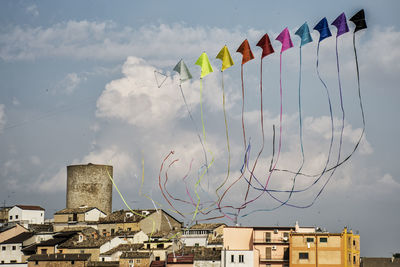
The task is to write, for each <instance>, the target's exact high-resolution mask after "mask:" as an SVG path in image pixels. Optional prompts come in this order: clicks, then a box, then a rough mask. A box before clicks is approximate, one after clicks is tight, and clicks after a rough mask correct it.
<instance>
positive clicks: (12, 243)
mask: <svg viewBox="0 0 400 267" xmlns="http://www.w3.org/2000/svg"><path fill="white" fill-rule="evenodd" d="M32 236H33V233H30V232H24V233H21V234H19V235H17V236H14V237H12V238H10V239H7V240H5V241H3V242H1V243H0V263H1V264H4V263H22V262H25V261H24V258H23V256H24V254H23V252H22V248H23V243H24V241H26V240H28V239H29V238H31V237H32Z"/></svg>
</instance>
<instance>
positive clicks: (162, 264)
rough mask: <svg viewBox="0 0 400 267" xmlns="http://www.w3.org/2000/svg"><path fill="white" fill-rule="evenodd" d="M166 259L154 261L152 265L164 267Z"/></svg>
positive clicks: (151, 266)
mask: <svg viewBox="0 0 400 267" xmlns="http://www.w3.org/2000/svg"><path fill="white" fill-rule="evenodd" d="M164 266H165V261H152V262H151V264H150V267H164Z"/></svg>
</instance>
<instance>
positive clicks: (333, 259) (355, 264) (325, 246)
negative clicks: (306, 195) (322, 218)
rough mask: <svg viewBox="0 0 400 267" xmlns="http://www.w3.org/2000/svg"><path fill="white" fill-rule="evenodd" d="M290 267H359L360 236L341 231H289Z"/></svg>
mask: <svg viewBox="0 0 400 267" xmlns="http://www.w3.org/2000/svg"><path fill="white" fill-rule="evenodd" d="M289 266H290V267H313V266H321V267H339V266H341V267H359V266H360V236H359V235H355V234H353V233H352V232H351V231H350V232H348V231H347V228H344V230H343V232H342V233H324V232H317V233H291V234H290V265H289Z"/></svg>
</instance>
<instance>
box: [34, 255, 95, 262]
mask: <svg viewBox="0 0 400 267" xmlns="http://www.w3.org/2000/svg"><path fill="white" fill-rule="evenodd" d="M90 256H91V254H65V253H63V254H36V255H32V256H30V257H29V258H28V261H87V260H89V258H90Z"/></svg>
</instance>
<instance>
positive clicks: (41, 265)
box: [28, 261, 87, 267]
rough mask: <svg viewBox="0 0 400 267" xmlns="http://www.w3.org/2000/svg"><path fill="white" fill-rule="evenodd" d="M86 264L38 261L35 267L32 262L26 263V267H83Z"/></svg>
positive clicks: (81, 262)
mask: <svg viewBox="0 0 400 267" xmlns="http://www.w3.org/2000/svg"><path fill="white" fill-rule="evenodd" d="M85 266H87V262H85V261H75V262H74V264H71V262H70V261H39V262H38V264H37V265H36V264H35V262H34V261H30V262H28V267H85Z"/></svg>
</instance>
